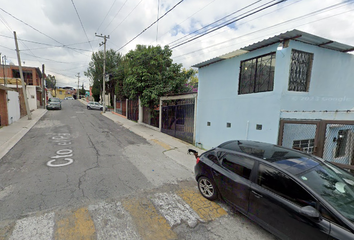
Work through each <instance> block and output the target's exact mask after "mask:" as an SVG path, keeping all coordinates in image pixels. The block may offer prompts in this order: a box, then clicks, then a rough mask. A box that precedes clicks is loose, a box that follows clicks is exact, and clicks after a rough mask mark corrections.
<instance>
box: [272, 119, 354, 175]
mask: <svg viewBox="0 0 354 240" xmlns="http://www.w3.org/2000/svg"><path fill="white" fill-rule="evenodd" d="M280 126H281V129H280V137H279V145H282V146H284V147H288V148H294V149H297V150H301V151H304V152H307V153H311V154H314V155H316V156H319V157H322V158H323V159H325V160H328V161H331V162H333V163H336V164H338V165H342V166H344V165H347V168H350V169H351V168H352V167H349V166H348V165H351V166H353V165H354V121H325V120H317V121H285V120H282V121H281V125H280ZM353 168H354V167H353Z"/></svg>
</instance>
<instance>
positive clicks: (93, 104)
mask: <svg viewBox="0 0 354 240" xmlns="http://www.w3.org/2000/svg"><path fill="white" fill-rule="evenodd" d="M87 109H89V110H90V109H97V110H103V105H102V104H100V103H98V102H89V103H88V104H87ZM106 109H107V108H106Z"/></svg>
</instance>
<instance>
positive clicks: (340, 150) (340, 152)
mask: <svg viewBox="0 0 354 240" xmlns="http://www.w3.org/2000/svg"><path fill="white" fill-rule="evenodd" d="M347 139H348V130H339V131H338V137H337V146H336V152H335V155H334V157H335V158H338V157H343V156H345V149H346V145H347Z"/></svg>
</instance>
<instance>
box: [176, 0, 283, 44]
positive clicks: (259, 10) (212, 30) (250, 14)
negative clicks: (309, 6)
mask: <svg viewBox="0 0 354 240" xmlns="http://www.w3.org/2000/svg"><path fill="white" fill-rule="evenodd" d="M285 1H287V0H280V1H278V2H276V3H273V4H270V5H268V6H265V7H262V8H260V9H258V10H255V11H253V12H251V13H248V14H246V15H245V16H242V17H239V18H236V19H235V20H232V21H229V22H227V23H224V24H222V25H219V26H217V27H215V28H213V29H211V30H209V31H208V32H205V33H203V34H200V35H198V36H196V37H192V38H190V39H188V40H186V41H184V42H182V43H178V44H176V45H174V46H171V47H170V49H174V48H176V47H179V46H182V45H184V44H186V43H189V42H191V41H194V40H196V39H198V38H200V37H203V36H205V35H207V34H210V33H212V32H215V31H216V30H219V29H221V28H223V27H226V26H228V25H230V24H232V23H234V22H237V21H239V20H241V19H244V18H247V17H249V16H252V15H254V14H256V13H258V12H261V11H264V10H265V9H267V8H270V7H273V6H275V5H278V4H280V3H282V2H285Z"/></svg>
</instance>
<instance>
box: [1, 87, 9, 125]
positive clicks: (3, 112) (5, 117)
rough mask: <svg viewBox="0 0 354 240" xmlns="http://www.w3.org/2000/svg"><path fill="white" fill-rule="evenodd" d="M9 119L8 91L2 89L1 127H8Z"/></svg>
mask: <svg viewBox="0 0 354 240" xmlns="http://www.w3.org/2000/svg"><path fill="white" fill-rule="evenodd" d="M8 118H9V117H8V114H7V97H6V91H5V90H2V89H0V121H1V124H0V126H7V125H8V124H9V123H8Z"/></svg>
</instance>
